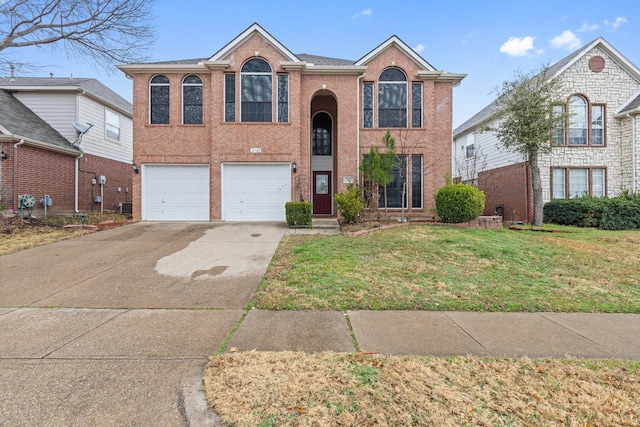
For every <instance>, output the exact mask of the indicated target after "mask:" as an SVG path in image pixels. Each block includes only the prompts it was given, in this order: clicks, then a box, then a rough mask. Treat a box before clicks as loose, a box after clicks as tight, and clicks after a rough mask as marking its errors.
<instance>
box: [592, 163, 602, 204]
mask: <svg viewBox="0 0 640 427" xmlns="http://www.w3.org/2000/svg"><path fill="white" fill-rule="evenodd" d="M604 181H605V180H604V169H592V170H591V195H592V196H593V197H604V196H605V190H604Z"/></svg>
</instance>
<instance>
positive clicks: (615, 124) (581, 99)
mask: <svg viewBox="0 0 640 427" xmlns="http://www.w3.org/2000/svg"><path fill="white" fill-rule="evenodd" d="M550 71H551V73H550V74H551V76H552V77H559V78H560V79H561V82H562V88H563V94H564V101H565V102H564V103H563V104H562V105H559V106H557V107H556V108H562V109H563V110H564V111H567V112H569V113H570V118H569V120H568V123H566V125H565V127H564V128H563V129H557V130H556V131H554V133H553V135H550V140H551V143H552V145H553V149H552V151H551V153H550V154H545V155H543V156H541V157H540V160H539V164H540V169H541V178H542V188H543V198H544V201H545V202H548V201H550V200H553V199H558V198H571V197H577V196H582V195H591V196H596V197H601V196H609V197H611V196H615V195H617V194H620V193H621V192H623V191H631V192H634V193H635V192H638V190H639V189H640V159H639V158H638V155H639V154H640V126H638V120H639V119H638V116H639V115H640V69H638V68H637V67H636V66H635V65H634V64H632V63H631V62H629V61H628V60H627V59H626V58H625V57H624V56H623V55H622V54H621V53H620V52H618V51H617V50H616V49H615V48H614V47H613V46H611V45H610V44H609V43H608V42H607V41H606V40H604V39H603V38H598V39H596V40H594V41H592V42H591V43H588V44H587V45H585V46H584V47H582V48H581V49H579V50H577V51H576V52H574V53H572V54H571V55H569V56H567V57H566V58H564V59H563V60H561V61H559V62H558V63H556V64H554V65H552V66H551V67H550ZM495 108H496V107H495V104H493V103H492V104H491V105H489V106H487V107H486V108H484V109H483V110H481V111H480V112H478V113H477V114H476V115H474V116H473V117H471V118H470V119H469V120H467V121H466V122H464V123H463V124H462V125H460V126H459V127H458V128H456V129H455V130H454V135H453V150H452V151H453V156H452V168H453V176H454V177H456V178H458V179H460V180H461V181H464V182H470V183H474V184H477V185H478V187H479V188H480V189H481V190H483V191H484V192H485V195H486V197H487V203H486V206H485V213H486V214H493V213H495V212H498V213H499V214H502V215H503V216H504V217H505V219H506V220H517V221H530V220H531V219H532V209H533V208H532V199H531V195H530V190H529V188H530V173H529V171H528V168H527V165H526V164H525V163H524V161H523V159H522V158H521V157H520V156H519V155H517V154H513V153H510V152H506V151H504V150H501V149H500V147H499V146H498V141H497V139H496V137H495V135H494V134H492V133H490V132H488V133H482V132H481V129H482V127H483V126H485V125H492V126H494V125H496V122H495V120H494V118H493V114H494V112H495Z"/></svg>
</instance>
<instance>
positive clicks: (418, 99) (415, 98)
mask: <svg viewBox="0 0 640 427" xmlns="http://www.w3.org/2000/svg"><path fill="white" fill-rule="evenodd" d="M411 126H412V127H414V128H419V127H422V83H419V82H418V83H412V84H411Z"/></svg>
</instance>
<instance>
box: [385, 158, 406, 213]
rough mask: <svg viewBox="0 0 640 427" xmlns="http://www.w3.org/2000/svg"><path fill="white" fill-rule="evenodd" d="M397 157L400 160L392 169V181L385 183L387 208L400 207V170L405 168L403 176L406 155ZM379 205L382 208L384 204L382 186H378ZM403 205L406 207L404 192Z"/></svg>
mask: <svg viewBox="0 0 640 427" xmlns="http://www.w3.org/2000/svg"><path fill="white" fill-rule="evenodd" d="M397 159H398V160H399V161H400V160H402V161H400V162H399V164H398V166H396V167H395V168H394V170H393V175H394V178H393V182H392V183H391V184H389V185H387V198H388V200H387V207H388V208H401V207H402V187H403V185H402V184H403V183H402V174H401V173H400V171H401V170H402V169H404V170H405V176H406V171H407V167H408V165H407V161H406V156H397ZM378 206H379V207H381V208H383V207H384V206H385V205H384V187H383V186H380V202H379V205H378ZM404 207H405V208H406V207H407V193H406V192H405V194H404Z"/></svg>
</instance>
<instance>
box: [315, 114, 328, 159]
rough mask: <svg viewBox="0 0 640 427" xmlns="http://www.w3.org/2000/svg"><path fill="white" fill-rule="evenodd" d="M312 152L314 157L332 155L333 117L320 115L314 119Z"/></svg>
mask: <svg viewBox="0 0 640 427" xmlns="http://www.w3.org/2000/svg"><path fill="white" fill-rule="evenodd" d="M312 144H313V145H312V151H313V155H314V156H330V155H331V116H329V115H328V114H327V113H318V114H316V115H315V116H314V117H313V141H312Z"/></svg>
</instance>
